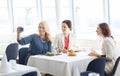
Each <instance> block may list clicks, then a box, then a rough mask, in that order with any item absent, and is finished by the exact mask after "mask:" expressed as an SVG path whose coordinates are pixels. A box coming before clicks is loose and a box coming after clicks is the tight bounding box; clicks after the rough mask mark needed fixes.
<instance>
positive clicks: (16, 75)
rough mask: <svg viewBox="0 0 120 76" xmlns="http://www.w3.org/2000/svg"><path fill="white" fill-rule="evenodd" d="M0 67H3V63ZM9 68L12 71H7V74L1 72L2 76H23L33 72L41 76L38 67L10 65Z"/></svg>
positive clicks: (0, 75)
mask: <svg viewBox="0 0 120 76" xmlns="http://www.w3.org/2000/svg"><path fill="white" fill-rule="evenodd" d="M9 64H11V63H9ZM0 65H1V61H0ZM9 67H10V68H11V69H9V71H6V72H5V71H4V72H0V76H22V75H24V74H26V73H29V72H32V71H36V72H37V76H41V73H40V72H39V70H38V69H37V68H36V67H31V66H25V65H21V64H17V63H16V64H15V65H14V66H10V65H9ZM13 67H14V68H13ZM3 68H4V67H3Z"/></svg>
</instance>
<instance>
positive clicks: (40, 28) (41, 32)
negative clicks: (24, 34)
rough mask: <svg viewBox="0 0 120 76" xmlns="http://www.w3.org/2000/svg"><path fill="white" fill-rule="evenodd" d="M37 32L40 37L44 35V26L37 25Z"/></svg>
mask: <svg viewBox="0 0 120 76" xmlns="http://www.w3.org/2000/svg"><path fill="white" fill-rule="evenodd" d="M38 30H39V34H40V35H45V27H44V25H42V24H39V26H38Z"/></svg>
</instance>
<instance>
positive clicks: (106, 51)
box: [101, 37, 116, 74]
mask: <svg viewBox="0 0 120 76" xmlns="http://www.w3.org/2000/svg"><path fill="white" fill-rule="evenodd" d="M115 49H116V43H115V41H114V39H113V38H112V37H106V38H104V39H103V40H102V47H101V50H102V54H103V55H106V58H110V59H111V60H112V61H111V62H107V63H106V66H105V71H106V73H108V74H109V73H110V72H111V71H112V69H113V66H114V64H115V52H116V51H115Z"/></svg>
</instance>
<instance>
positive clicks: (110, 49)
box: [89, 23, 116, 74]
mask: <svg viewBox="0 0 120 76" xmlns="http://www.w3.org/2000/svg"><path fill="white" fill-rule="evenodd" d="M96 32H97V35H98V36H100V37H101V38H102V47H101V50H102V55H105V56H106V59H107V60H108V61H107V62H106V66H105V73H107V74H109V73H110V72H111V71H112V69H113V66H114V64H115V57H114V53H115V46H116V43H115V41H114V39H113V37H112V36H111V30H110V28H109V26H108V24H107V23H101V24H99V25H98V27H97V30H96ZM89 55H90V56H97V57H100V56H101V54H99V53H97V52H95V51H92V52H90V53H89Z"/></svg>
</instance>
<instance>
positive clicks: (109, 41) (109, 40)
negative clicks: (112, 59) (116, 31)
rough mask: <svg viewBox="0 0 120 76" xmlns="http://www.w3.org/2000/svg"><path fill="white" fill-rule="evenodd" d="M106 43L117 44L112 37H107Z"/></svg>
mask: <svg viewBox="0 0 120 76" xmlns="http://www.w3.org/2000/svg"><path fill="white" fill-rule="evenodd" d="M104 42H107V43H115V41H114V39H113V38H112V37H106V38H105V39H104Z"/></svg>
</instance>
